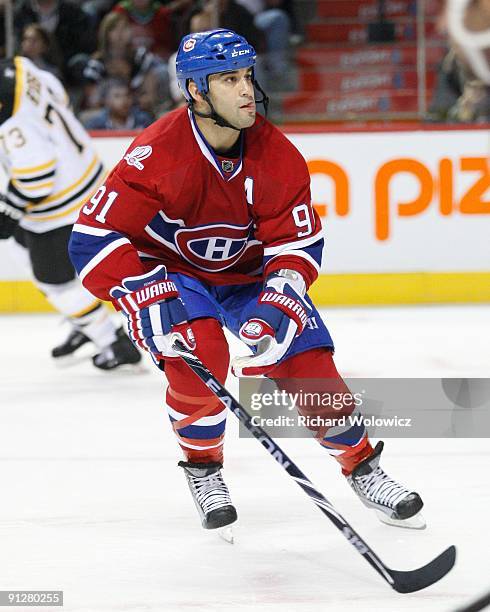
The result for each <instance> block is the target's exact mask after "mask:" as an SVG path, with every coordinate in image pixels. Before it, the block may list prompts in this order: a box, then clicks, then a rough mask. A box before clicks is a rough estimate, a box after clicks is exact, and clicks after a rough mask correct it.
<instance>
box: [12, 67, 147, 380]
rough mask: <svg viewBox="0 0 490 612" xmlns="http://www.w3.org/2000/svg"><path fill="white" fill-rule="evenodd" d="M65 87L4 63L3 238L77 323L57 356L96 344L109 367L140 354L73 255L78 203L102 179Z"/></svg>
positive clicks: (96, 360)
mask: <svg viewBox="0 0 490 612" xmlns="http://www.w3.org/2000/svg"><path fill="white" fill-rule="evenodd" d="M67 104H68V99H67V96H66V93H65V91H64V89H63V87H62V85H61V83H60V82H59V81H58V80H57V79H56V78H55V77H54V76H53V75H52V74H50V73H48V72H45V71H42V70H39V69H38V68H36V66H35V65H34V64H33V63H32V62H30V61H29V60H28V59H26V58H23V57H15V58H14V59H13V60H3V61H1V62H0V161H1V163H2V165H3V167H4V169H5V171H6V173H7V177H8V185H7V188H6V192H5V194H4V195H2V196H1V199H0V239H7V238H10V237H11V236H13V241H12V242H13V246H15V247H16V248H15V254H16V257H17V259H19V260H22V263H25V264H26V265H27V266H28V267H29V268H30V270H31V271H32V275H33V277H34V282H35V284H36V285H37V287H38V288H39V289H40V290H41V291H42V292H43V293H44V294H45V296H46V298H47V299H48V301H49V302H50V303H51V304H52V305H53V306H54V308H56V310H58V312H60V313H61V314H63V315H64V316H65V317H66V318H67V319H68V320H69V321H70V322H71V331H70V334H69V336H68V338H67V340H66V341H65V342H64V343H63V344H61V345H60V346H57V347H55V348H54V349H53V351H52V356H53V357H55V358H60V357H64V356H67V355H70V354H73V353H74V352H75V351H76V350H77V349H78V348H80V347H81V346H82V345H83V344H86V343H87V342H89V341H92V342H94V343H95V346H96V354H95V356H94V357H93V358H92V359H93V364H94V365H95V366H96V367H98V368H100V369H103V370H110V369H113V368H115V367H118V366H120V365H123V364H126V363H137V362H138V361H139V360H140V358H141V356H140V354H139V352H138V350H137V349H136V348H135V347H134V346H133V344H132V343H131V342H130V340H129V338H128V337H127V335H126V334H125V333H124V331H123V329H122V328H120V329H117V328H116V326H115V325H114V323H113V321H112V320H111V318H110V317H109V314H108V311H107V309H106V308H105V307H104V306H103V304H102V303H101V301H100V300H98V299H94V297H93V296H92V295H91V294H90V293H89V292H88V291H87V290H86V289H85V288H84V287H83V286H82V285H81V283H80V281H79V279H78V278H77V277H76V274H75V270H74V269H73V265H72V263H71V261H70V258H69V256H68V240H69V237H70V234H71V229H72V226H73V222H74V221H75V219H76V218H77V216H78V213H79V210H80V206H81V205H82V204H83V203H84V202H85V201H86V200H87V198H88V197H89V196H90V194H91V193H93V192H94V191H95V190H96V188H97V186H98V184H100V182H101V181H102V179H103V167H102V164H101V162H100V161H99V159H98V157H97V155H96V153H95V150H94V147H93V145H92V143H91V141H90V138H89V136H88V134H87V133H86V132H85V130H84V129H83V128H82V126H81V125H80V123H79V122H78V121H77V119H75V117H74V116H73V114H72V112H71V111H70V109H69V108H68V105H67Z"/></svg>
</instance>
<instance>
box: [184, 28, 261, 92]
mask: <svg viewBox="0 0 490 612" xmlns="http://www.w3.org/2000/svg"><path fill="white" fill-rule="evenodd" d="M256 58H257V53H256V51H255V49H254V48H253V47H252V45H250V44H249V43H248V42H247V41H246V40H245V38H243V36H240V35H239V34H237V33H236V32H233V30H224V29H218V30H209V31H208V32H194V33H193V34H187V36H184V38H183V39H182V40H181V42H180V46H179V50H178V51H177V58H176V60H175V65H176V70H177V80H178V82H179V87H180V89H181V90H182V93H183V94H184V96H185V98H186V100H188V101H190V100H191V94H190V93H189V90H188V89H187V82H188V80H189V79H192V80H193V81H194V83H195V84H196V85H197V88H198V90H199V92H200V93H201V94H203V95H206V94H207V93H208V91H209V85H208V77H209V75H210V74H216V73H217V72H227V71H231V70H238V69H240V68H250V67H251V66H254V64H255V60H256Z"/></svg>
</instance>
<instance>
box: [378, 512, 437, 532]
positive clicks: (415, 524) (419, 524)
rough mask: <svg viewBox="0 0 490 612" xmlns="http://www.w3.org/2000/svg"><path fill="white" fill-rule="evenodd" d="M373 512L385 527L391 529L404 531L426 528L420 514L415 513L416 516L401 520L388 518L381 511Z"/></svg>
mask: <svg viewBox="0 0 490 612" xmlns="http://www.w3.org/2000/svg"><path fill="white" fill-rule="evenodd" d="M375 512H376V515H377V517H378V518H379V520H380V521H381V522H382V523H384V524H385V525H391V526H392V527H403V528H404V529H425V528H426V527H427V523H426V522H425V519H424V517H423V516H422V513H421V512H417V514H415V515H414V516H411V517H410V518H408V519H403V520H400V519H393V518H390V517H389V516H388V515H387V514H385V513H384V512H382V511H381V510H376V511H375Z"/></svg>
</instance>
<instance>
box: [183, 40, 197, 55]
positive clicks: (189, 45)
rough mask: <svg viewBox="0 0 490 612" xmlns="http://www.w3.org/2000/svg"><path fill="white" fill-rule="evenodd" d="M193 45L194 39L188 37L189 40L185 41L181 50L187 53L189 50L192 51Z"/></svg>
mask: <svg viewBox="0 0 490 612" xmlns="http://www.w3.org/2000/svg"><path fill="white" fill-rule="evenodd" d="M195 46H196V39H195V38H189V40H186V41H185V43H184V46H183V47H182V50H183V51H185V53H189V51H192V49H194V47H195Z"/></svg>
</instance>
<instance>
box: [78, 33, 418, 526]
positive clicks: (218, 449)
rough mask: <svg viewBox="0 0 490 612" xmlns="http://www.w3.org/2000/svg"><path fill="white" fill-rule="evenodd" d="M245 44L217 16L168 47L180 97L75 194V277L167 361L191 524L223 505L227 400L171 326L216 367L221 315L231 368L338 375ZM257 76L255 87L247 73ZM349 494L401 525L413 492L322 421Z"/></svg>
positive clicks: (306, 195)
mask: <svg viewBox="0 0 490 612" xmlns="http://www.w3.org/2000/svg"><path fill="white" fill-rule="evenodd" d="M254 64H255V50H254V49H253V47H251V46H250V45H249V44H248V43H247V41H246V40H245V39H244V38H242V37H241V36H239V35H237V34H235V33H234V32H232V31H229V30H222V29H219V30H213V31H209V32H200V33H194V34H190V35H188V36H185V37H184V38H183V40H182V41H181V44H180V47H179V51H178V53H177V59H176V67H177V77H178V80H179V85H180V87H181V89H182V91H183V93H184V95H185V97H186V99H187V101H188V108H187V109H179V110H176V111H173V112H172V113H170V114H169V115H167V116H165V117H163V118H161V119H160V120H158V121H157V122H156V123H154V124H153V125H152V126H150V127H149V128H147V129H146V130H145V131H144V132H143V133H142V134H141V135H140V136H138V138H137V139H136V140H135V141H134V142H133V144H132V145H131V146H130V148H129V149H128V151H127V153H126V155H125V156H124V159H123V160H122V161H120V162H119V164H118V165H117V166H116V167H115V169H114V170H113V171H112V173H111V174H110V176H109V177H108V179H107V181H106V182H105V184H104V185H103V186H102V187H101V188H100V189H99V191H98V192H97V193H96V194H95V196H94V197H93V198H92V199H91V200H90V202H88V203H87V205H86V206H84V208H83V209H82V212H81V215H80V217H79V220H78V222H77V223H76V224H75V226H74V230H73V234H72V238H71V242H70V253H71V257H72V260H73V262H74V264H75V267H76V269H77V271H78V273H79V275H80V278H81V279H82V282H83V284H84V285H85V286H86V287H87V288H88V289H89V290H90V291H92V292H93V293H94V294H95V295H97V296H98V297H99V298H100V299H102V300H112V301H113V303H114V304H115V305H116V308H119V309H120V310H122V311H123V312H124V313H125V315H126V316H127V319H128V325H129V328H130V335H131V336H132V338H133V339H134V341H135V342H136V343H137V345H138V346H140V347H142V348H144V349H146V350H147V351H149V352H150V353H151V354H152V356H153V357H154V358H155V359H156V360H157V361H159V363H160V364H161V369H162V370H163V369H164V370H165V374H166V377H167V380H168V390H167V397H166V399H167V407H168V413H169V416H170V420H171V422H172V426H173V429H174V431H175V433H176V435H177V437H178V441H179V443H180V446H181V448H182V450H183V452H184V455H185V458H186V461H184V462H181V463H180V464H179V465H180V466H182V467H183V468H184V470H185V474H186V477H187V481H188V484H189V487H190V490H191V492H192V496H193V498H194V501H195V503H196V506H197V508H198V511H199V514H200V516H201V520H202V524H203V526H204V527H205V528H208V529H212V528H217V527H222V526H224V525H228V524H230V523H232V522H233V521H234V520H235V519H236V510H235V508H234V506H233V505H232V502H231V499H230V495H229V492H228V489H227V487H226V484H225V482H224V480H223V476H222V473H221V469H222V464H223V441H224V432H225V420H226V409H225V408H224V407H223V406H222V405H221V403H220V402H219V401H218V400H217V399H216V397H215V396H214V395H213V394H212V393H211V392H210V390H209V389H208V388H207V387H206V386H205V385H204V384H203V383H201V381H199V380H197V379H195V378H194V377H193V376H192V375H191V374H190V373H189V370H188V369H187V366H186V365H185V364H184V363H183V362H182V361H181V360H180V359H178V358H176V354H175V353H174V352H173V350H172V346H171V345H172V335H173V334H174V333H178V334H180V335H181V337H182V338H183V340H184V341H185V342H186V343H187V345H188V346H190V347H191V348H193V350H194V351H195V353H196V355H198V356H199V358H200V359H201V360H202V361H203V362H204V363H205V364H206V365H207V367H208V368H209V369H210V370H211V371H212V372H213V374H214V375H215V376H216V377H217V378H218V379H219V380H221V381H222V382H224V381H225V378H226V375H227V372H228V364H229V350H228V346H227V342H226V339H225V336H224V333H223V329H222V327H223V326H224V327H227V328H228V329H229V330H231V331H232V332H233V333H235V334H236V335H237V336H238V337H239V338H240V339H241V340H242V341H243V342H244V343H245V344H246V345H248V346H250V347H252V348H253V349H254V351H255V352H254V354H253V355H251V356H247V357H239V358H236V359H235V360H234V362H233V364H232V369H233V371H234V373H235V374H236V375H238V376H256V375H261V374H263V375H266V376H268V377H270V378H274V379H276V378H277V379H289V380H291V379H294V378H308V377H311V375H312V373H314V376H315V378H325V379H327V378H329V379H337V380H338V381H339V385H340V386H341V385H343V382H342V379H341V378H340V376H339V374H338V372H337V370H336V368H335V365H334V361H333V357H332V353H333V343H332V340H331V337H330V334H329V332H328V330H327V328H326V327H325V324H324V323H323V321H322V320H321V318H320V315H319V313H318V311H317V310H316V308H315V307H314V305H313V304H312V302H311V300H310V299H309V297H308V296H307V294H306V291H307V289H308V287H309V286H310V285H311V283H313V281H314V280H315V278H316V277H317V274H318V269H319V266H320V261H321V256H322V250H323V239H322V236H321V225H320V220H319V218H318V216H317V214H316V212H315V211H314V209H313V208H312V205H311V197H310V177H309V175H308V170H307V166H306V163H305V161H304V159H303V158H302V156H301V155H300V154H299V152H298V151H297V149H296V148H295V147H294V146H293V145H292V144H291V143H290V142H289V141H288V140H287V139H286V138H285V136H283V135H282V133H281V132H280V131H279V130H278V129H276V128H275V127H274V126H273V125H272V124H271V123H269V122H268V121H267V120H266V119H265V118H264V117H262V116H261V115H258V114H256V103H257V101H256V99H255V89H257V90H258V92H259V93H260V95H261V96H262V100H261V101H263V102H266V101H267V100H266V98H265V95H264V93H263V91H262V90H261V88H260V86H259V84H258V83H257V82H256V81H255V79H254V71H253V70H254ZM254 86H255V88H254ZM320 442H321V444H322V446H323V447H324V448H325V449H326V451H327V452H329V453H330V454H331V455H333V456H334V457H335V459H336V460H337V461H338V462H339V464H340V466H341V469H342V472H343V474H344V475H345V476H346V477H347V479H348V481H349V483H350V484H351V485H352V487H353V489H354V491H355V492H356V493H357V495H358V496H359V497H360V498H361V500H362V501H363V502H364V503H366V504H367V505H368V506H370V507H372V508H376V509H377V510H380V511H382V513H384V515H386V517H387V519H390V520H393V521H394V522H397V524H402V523H403V521H405V520H406V519H409V518H410V517H412V516H414V515H415V514H417V513H418V511H419V510H420V508H421V507H422V501H421V499H420V497H419V495H418V494H417V493H415V492H413V491H411V490H409V489H407V488H405V487H404V486H402V485H400V484H399V483H397V482H396V481H394V480H393V479H391V478H390V477H389V476H388V475H387V474H386V473H385V472H384V471H383V470H382V469H381V467H380V466H379V459H380V453H381V450H382V443H379V444H378V446H377V447H376V448H375V449H373V448H372V447H371V445H370V443H369V440H368V437H367V435H366V431H365V429H364V427H363V426H357V427H345V428H344V430H336V431H335V433H334V434H330V435H329V433H328V431H327V432H325V435H323V436H322V437H321V438H320Z"/></svg>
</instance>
